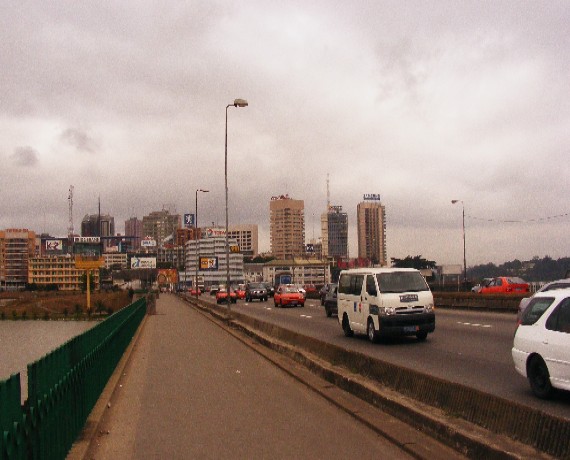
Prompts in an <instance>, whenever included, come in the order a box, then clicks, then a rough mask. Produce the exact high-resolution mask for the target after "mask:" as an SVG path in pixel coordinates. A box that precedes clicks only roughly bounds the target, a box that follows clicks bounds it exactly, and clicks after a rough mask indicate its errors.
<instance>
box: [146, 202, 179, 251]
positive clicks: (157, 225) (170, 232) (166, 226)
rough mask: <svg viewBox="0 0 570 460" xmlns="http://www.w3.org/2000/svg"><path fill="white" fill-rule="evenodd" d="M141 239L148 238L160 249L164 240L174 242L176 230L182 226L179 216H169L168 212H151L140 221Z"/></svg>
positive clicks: (164, 210)
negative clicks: (141, 228) (141, 227)
mask: <svg viewBox="0 0 570 460" xmlns="http://www.w3.org/2000/svg"><path fill="white" fill-rule="evenodd" d="M142 226H143V238H146V237H150V238H152V239H153V240H155V241H156V245H157V247H162V246H163V243H164V242H165V240H167V241H170V240H172V241H174V239H175V238H176V230H178V229H179V228H180V227H181V226H182V218H181V216H180V214H170V211H168V210H166V209H163V210H162V211H154V212H151V213H150V214H149V215H148V216H144V217H143V219H142Z"/></svg>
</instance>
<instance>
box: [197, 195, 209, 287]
mask: <svg viewBox="0 0 570 460" xmlns="http://www.w3.org/2000/svg"><path fill="white" fill-rule="evenodd" d="M198 192H202V193H208V192H209V190H202V189H201V188H199V189H197V190H196V214H194V239H195V240H196V247H195V249H196V278H195V280H196V284H195V285H194V292H195V293H196V298H198V264H199V262H200V251H199V250H198V248H199V247H200V238H198Z"/></svg>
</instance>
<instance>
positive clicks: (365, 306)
mask: <svg viewBox="0 0 570 460" xmlns="http://www.w3.org/2000/svg"><path fill="white" fill-rule="evenodd" d="M378 294H379V293H378V289H377V287H376V277H375V276H374V275H366V282H365V284H364V292H363V294H362V298H363V300H362V310H363V311H364V312H365V313H364V317H363V321H364V326H365V327H368V317H369V316H370V315H371V314H372V319H373V321H374V329H376V330H378V329H379V327H380V326H379V323H378V311H379V307H381V306H382V305H381V300H380V298H379V295H378ZM371 307H372V308H371Z"/></svg>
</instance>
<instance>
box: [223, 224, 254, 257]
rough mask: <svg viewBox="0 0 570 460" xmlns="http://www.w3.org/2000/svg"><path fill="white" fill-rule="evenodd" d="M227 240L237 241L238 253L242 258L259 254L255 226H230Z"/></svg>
mask: <svg viewBox="0 0 570 460" xmlns="http://www.w3.org/2000/svg"><path fill="white" fill-rule="evenodd" d="M228 238H231V239H233V240H236V241H237V244H238V246H239V252H241V253H242V254H243V255H244V256H249V257H256V256H257V255H258V254H259V241H258V229H257V225H253V224H244V225H230V226H228Z"/></svg>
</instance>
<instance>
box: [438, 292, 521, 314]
mask: <svg viewBox="0 0 570 460" xmlns="http://www.w3.org/2000/svg"><path fill="white" fill-rule="evenodd" d="M531 295H532V293H527V294H524V295H522V294H475V293H473V292H443V291H433V300H434V303H435V306H436V307H443V308H468V309H481V310H488V311H505V312H506V311H508V312H516V311H517V310H518V306H519V303H520V301H521V299H522V298H523V297H529V296H531Z"/></svg>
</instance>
